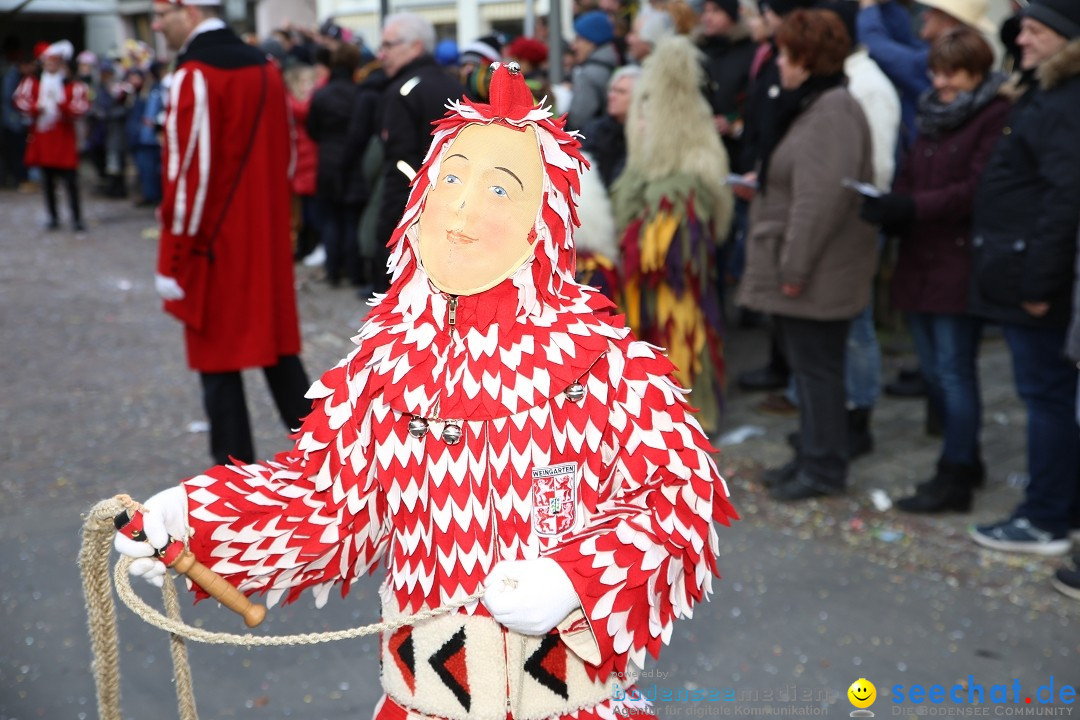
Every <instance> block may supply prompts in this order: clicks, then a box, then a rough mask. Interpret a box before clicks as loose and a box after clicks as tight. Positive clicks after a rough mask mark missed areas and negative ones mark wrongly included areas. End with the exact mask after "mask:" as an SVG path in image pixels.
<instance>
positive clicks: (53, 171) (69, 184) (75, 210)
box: [41, 167, 82, 225]
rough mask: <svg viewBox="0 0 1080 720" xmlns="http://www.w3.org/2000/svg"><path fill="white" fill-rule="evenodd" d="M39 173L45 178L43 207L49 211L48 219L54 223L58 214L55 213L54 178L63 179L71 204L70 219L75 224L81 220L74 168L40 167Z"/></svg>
mask: <svg viewBox="0 0 1080 720" xmlns="http://www.w3.org/2000/svg"><path fill="white" fill-rule="evenodd" d="M41 174H42V175H43V176H44V178H45V207H46V208H47V209H48V211H49V221H50V222H51V223H52V224H53V225H56V224H57V223H59V221H60V216H59V215H57V214H56V180H57V178H59V179H61V180H63V181H64V186H65V187H66V188H67V196H68V202H69V203H70V204H71V221H72V222H73V223H75V224H78V223H81V222H82V211H81V210H80V207H79V178H78V176H77V171H75V170H62V169H60V168H47V167H43V168H41Z"/></svg>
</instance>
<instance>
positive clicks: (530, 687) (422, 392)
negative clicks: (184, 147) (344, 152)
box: [183, 66, 735, 720]
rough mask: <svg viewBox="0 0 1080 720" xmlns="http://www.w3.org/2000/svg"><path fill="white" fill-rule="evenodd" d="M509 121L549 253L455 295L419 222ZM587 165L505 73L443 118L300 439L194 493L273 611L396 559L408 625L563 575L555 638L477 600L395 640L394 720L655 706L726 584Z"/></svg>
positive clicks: (204, 481) (677, 394)
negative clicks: (584, 186)
mask: <svg viewBox="0 0 1080 720" xmlns="http://www.w3.org/2000/svg"><path fill="white" fill-rule="evenodd" d="M490 125H494V126H497V127H498V128H499V129H500V131H501V132H505V129H506V128H509V129H511V130H514V131H521V132H525V131H529V132H532V133H535V138H536V146H537V148H538V150H539V156H540V158H541V159H542V163H543V166H544V167H543V174H542V178H543V180H542V182H543V201H542V202H541V203H540V206H539V207H540V209H539V212H537V213H536V216H535V222H534V223H533V225H532V231H531V232H530V233H529V243H530V244H529V247H530V248H531V250H530V252H531V255H530V256H529V257H528V258H527V259H526V260H525V261H524V262H523V263H522V264H520V266H516V265H515V266H514V267H515V269H514V271H513V272H512V274H511V275H510V276H509V277H507V278H506V279H503V280H501V281H499V282H497V284H495V285H494V286H493V287H491V288H489V289H485V290H482V291H479V292H476V293H475V294H468V295H460V296H458V295H448V294H446V293H444V292H440V291H439V290H438V289H437V288H436V287H435V286H434V284H433V282H432V279H431V277H433V276H431V275H429V273H428V272H426V271H425V269H424V264H423V262H422V258H426V257H427V256H426V255H423V254H422V253H421V251H420V242H419V241H418V237H420V236H421V235H422V231H421V230H420V229H419V225H420V221H421V219H423V220H424V221H425V222H428V218H430V217H431V215H425V205H426V203H428V201H429V200H430V199H431V198H432V197H433V195H432V193H434V192H436V190H435V188H436V186H439V185H447V184H449V186H450V187H453V186H454V185H455V184H456V183H461V182H463V180H462V179H461V178H459V177H458V175H461V174H462V173H461V172H459V171H456V170H455V172H456V173H457V175H455V174H451V173H449V172H447V171H446V170H445V166H447V165H449V164H450V163H451V162H458V163H461V162H462V160H461V158H462V155H460V154H458V153H464V152H465V151H464V150H458V149H457V148H458V147H460V143H459V144H458V145H454V142H455V139H459V138H461V137H462V135H461V134H462V133H463V132H464V131H468V129H469V128H474V129H475V128H477V127H483V128H484V130H485V131H487V130H490V129H491V128H489V127H486V126H490ZM530 128H531V130H530ZM452 149H453V154H451V150H452ZM454 158H458V159H457V160H453V159H454ZM473 160H474V162H475V158H474V159H473ZM501 164H504V165H506V164H508V163H505V162H504V163H501ZM504 169H505V168H502V167H499V168H496V170H504ZM580 169H581V157H580V155H579V153H578V143H577V140H576V139H575V137H574V136H572V135H570V134H567V133H566V132H564V130H563V126H562V122H560V121H558V120H553V119H552V118H551V116H550V114H549V112H548V111H547V110H545V109H541V108H540V107H534V105H533V103H532V100H531V97H530V95H529V91H528V89H527V87H526V86H525V84H524V82H523V81H522V80H521V78H520V76H519V75H515V74H512V73H511V72H509V71H508V70H506V68H505V67H503V66H500V67H499V68H498V69H497V70H496V74H495V77H494V80H493V85H492V104H491V105H480V104H473V103H470V102H468V101H466V102H463V103H455V104H453V105H452V106H451V110H450V112H448V113H447V115H446V117H445V119H443V120H442V121H440V123H438V124H437V126H436V129H435V139H434V142H433V144H432V147H431V150H430V151H429V154H428V157H427V160H426V161H425V164H424V166H423V167H422V168H421V170H420V172H419V173H418V174H417V176H416V179H415V181H414V187H413V190H412V195H411V198H410V202H409V205H408V206H407V208H406V211H405V214H404V217H403V218H402V220H401V222H400V224H399V225H398V228H397V231H396V233H395V235H394V243H395V245H394V252H393V255H392V257H391V261H390V268H391V271H392V275H393V280H392V286H391V288H390V291H389V293H388V294H387V295H386V296H384V297H382V298H381V300H380V301H379V302H378V303H377V304H376V305H375V307H374V308H373V309H372V311H371V313H370V315H369V317H368V319H367V321H366V323H365V325H364V326H363V328H362V329H361V330H360V333H359V335H358V336H357V337H356V338H355V342H356V344H357V347H356V349H355V350H353V351H352V352H351V353H350V354H349V355H348V357H346V358H345V359H344V360H342V361H341V363H340V364H338V366H337V367H335V368H333V369H332V370H330V371H329V372H327V373H326V374H324V375H323V376H322V378H321V379H320V380H319V381H318V382H316V383H315V385H314V386H313V387H312V388H311V390H310V392H309V393H308V397H309V398H311V400H312V402H313V408H312V413H311V414H310V415H309V416H308V417H307V418H306V419H305V420H304V423H303V426H302V427H301V428H300V430H299V432H298V433H297V435H296V445H295V447H294V448H293V449H292V450H290V451H288V452H284V453H282V454H280V455H278V456H277V457H276V458H275V459H274V460H273V461H272V462H267V463H263V464H251V465H245V466H242V467H234V466H220V467H215V468H212V469H210V470H208V471H206V472H205V473H204V474H202V475H199V476H197V477H194V478H191V479H189V480H187V481H185V482H184V483H183V488H184V490H185V491H186V494H187V501H188V523H189V525H190V526H191V528H192V529H193V531H194V534H193V536H192V539H191V549H192V550H193V551H194V553H195V555H196V556H197V557H199V558H200V559H202V561H203V562H204V563H205V564H206V565H208V566H209V567H211V568H212V569H213V570H215V571H216V572H218V573H219V574H221V575H222V576H224V577H225V578H227V579H229V580H230V581H231V582H233V583H234V584H236V585H237V586H238V587H239V588H240V589H241V590H243V591H244V592H247V593H255V592H258V593H263V594H266V596H267V600H268V604H270V605H273V604H274V603H276V602H278V601H279V600H284V601H285V602H290V601H292V600H295V599H296V598H297V596H298V595H299V594H300V592H301V591H302V590H303V589H304V588H311V589H312V590H313V591H314V593H315V595H316V598H317V602H318V604H320V605H321V604H322V603H323V602H325V600H326V598H327V596H328V594H329V593H330V591H331V589H332V587H333V586H334V585H340V590H341V592H342V594H345V593H346V592H347V591H348V589H349V586H350V584H351V583H352V582H353V581H354V580H355V579H357V578H359V577H361V576H363V575H364V574H366V573H372V572H375V570H376V568H377V566H379V565H380V564H384V565H385V566H386V581H385V583H384V584H383V586H382V589H381V593H380V594H381V600H382V609H383V615H384V617H386V618H388V619H389V618H393V617H397V616H400V615H402V614H409V613H412V612H415V611H417V610H420V609H422V608H434V607H439V606H440V605H443V604H446V603H450V602H454V601H459V600H461V599H464V598H467V597H468V596H469V595H470V594H472V593H474V592H475V591H477V590H478V589H480V588H481V587H483V586H484V583H485V579H486V578H487V577H488V575H489V573H490V572H491V570H492V568H493V567H494V566H495V565H496V563H499V562H500V561H504V560H526V559H535V558H551V559H553V560H554V561H555V562H557V563H558V566H559V567H560V568H561V569H562V570H563V571H564V572H565V574H566V575H567V577H569V579H570V581H571V582H572V584H573V587H574V590H575V591H576V593H577V595H578V597H579V599H580V609H578V610H576V611H574V612H573V613H571V614H570V615H569V616H568V617H567V618H566V619H565V620H564V621H563V622H562V623H560V624H559V626H558V628H557V631H556V630H553V631H552V632H551V633H548V634H545V635H538V636H533V635H524V634H520V633H517V632H514V631H511V630H509V629H507V628H506V627H504V626H503V625H501V624H500V623H498V622H496V621H495V620H494V619H493V617H492V616H491V614H490V613H489V612H488V611H487V609H486V607H485V605H483V604H480V603H471V604H469V605H466V606H465V607H463V608H462V609H461V610H460V611H458V612H456V613H452V614H449V615H443V616H440V617H438V618H435V619H434V620H430V621H424V622H421V623H418V624H417V625H415V626H406V627H403V628H401V629H399V630H397V631H396V632H393V633H387V634H386V635H384V637H383V638H382V643H381V653H382V663H381V666H382V683H383V687H384V689H385V692H386V696H385V697H384V699H383V700H382V701H381V702H380V705H379V708H378V709H377V711H376V717H377V718H422V717H423V718H430V717H434V718H455V719H457V718H461V719H464V718H484V719H487V720H506V718H508V717H513V718H523V719H530V718H549V717H560V716H562V717H575V718H584V719H588V718H614V717H615V715H616V713H620V712H624V711H626V710H628V709H630V708H639V709H640V708H643V707H644V704H643V702H642V701H631V700H622V699H613V698H618V697H621V695H622V694H625V691H626V689H627V687H628V686H630V685H631V684H632V683H633V678H634V677H635V675H636V674H637V673H638V671H639V670H640V669H641V668H642V667H643V664H644V662H645V656H646V654H647V653H648V654H651V655H653V656H654V657H655V656H657V654H658V653H659V650H660V648H661V645H662V644H664V643H665V642H667V641H669V640H670V638H671V633H672V626H673V622H674V621H675V620H676V619H678V618H682V617H687V616H689V615H690V614H691V611H692V609H693V606H694V605H695V604H696V603H698V602H700V601H702V600H704V599H706V597H707V596H708V594H709V593H710V592H711V583H712V577H713V575H714V574H715V573H716V554H717V534H716V529H715V525H714V521H716V522H720V523H723V524H725V525H726V524H728V522H729V521H730V520H731V519H733V518H735V512H734V510H733V509H732V507H731V505H730V504H729V502H728V500H727V488H726V485H725V483H724V481H723V479H722V478H721V477H720V476H719V474H718V472H717V469H716V466H715V464H714V463H713V460H712V459H711V457H710V451H711V448H710V446H709V443H708V440H707V439H706V437H705V435H704V434H703V433H702V431H701V428H700V426H699V425H698V423H697V422H696V421H695V420H694V418H693V416H692V415H691V414H690V410H689V408H688V405H687V403H686V401H685V394H686V391H685V390H683V389H682V388H680V387H679V385H678V384H677V383H676V382H675V381H674V379H673V378H672V371H673V367H672V364H671V362H670V361H669V360H668V359H667V358H665V357H664V356H663V355H661V354H660V353H659V352H657V351H656V350H655V349H654V348H652V347H651V346H649V345H647V344H645V343H641V342H637V341H635V340H633V338H632V337H631V336H630V332H629V330H628V329H627V328H625V327H624V326H623V324H622V322H621V319H620V318H619V317H617V316H616V315H614V313H613V306H612V304H611V303H610V302H609V301H608V300H607V299H605V298H604V297H603V296H601V295H600V294H599V293H597V292H595V291H593V290H592V289H590V288H585V287H582V286H580V285H578V284H576V283H575V282H574V247H573V242H572V237H571V231H572V228H573V227H574V226H575V225H576V224H577V217H576V210H575V203H576V199H577V194H578V187H577V185H578V173H579V172H580ZM511 174H512V173H511ZM519 174H520V173H519ZM500 177H502V175H500ZM498 189H499V190H501V189H502V188H501V187H500V188H498ZM436 197H437V196H436ZM427 209H428V210H430V209H431V208H430V207H429V208H427ZM466 210H467V209H466ZM530 217H531V216H530ZM474 219H475V218H474ZM466 231H468V225H467V224H466V225H465V226H463V229H462V230H461V233H457V231H454V233H457V234H463V233H465V232H466ZM454 233H447V234H448V235H453V236H454V237H457V234H454ZM463 236H464V235H463Z"/></svg>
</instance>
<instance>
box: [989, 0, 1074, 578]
mask: <svg viewBox="0 0 1080 720" xmlns="http://www.w3.org/2000/svg"><path fill="white" fill-rule="evenodd" d="M1078 26H1080V7H1077V3H1075V1H1074V0H1069V1H1068V2H1063V1H1061V0H1032V3H1031V5H1030V6H1029V7H1028V9H1027V11H1026V13H1025V15H1024V17H1023V18H1022V19H1021V21H1020V28H1021V29H1020V35H1019V37H1018V38H1017V44H1018V45H1019V47H1020V50H1021V53H1022V55H1021V68H1022V69H1023V70H1024V71H1026V73H1027V74H1028V75H1029V76H1033V77H1034V78H1035V79H1037V81H1038V82H1037V84H1032V85H1031V86H1029V87H1028V88H1027V90H1026V92H1025V94H1024V96H1023V97H1022V98H1021V99H1020V100H1019V101H1018V102H1017V103H1016V105H1015V106H1014V109H1013V112H1012V115H1011V116H1010V117H1009V121H1008V125H1007V127H1008V132H1006V133H1005V134H1002V135H1000V136H999V137H998V140H997V143H996V144H995V146H994V151H993V154H992V155H991V156H990V160H989V161H988V162H987V163H986V167H985V169H984V170H983V173H982V178H981V180H980V182H979V187H978V191H977V194H976V196H975V211H974V215H973V219H972V228H973V232H972V237H973V238H974V239H973V241H972V248H971V251H972V283H971V292H970V293H969V296H968V312H969V313H971V314H974V315H978V316H980V317H982V318H985V319H987V320H989V321H990V322H994V323H996V324H999V325H1000V326H1001V329H1002V332H1003V334H1004V336H1005V342H1006V344H1007V345H1008V347H1009V351H1010V354H1011V355H1012V366H1013V375H1014V377H1015V381H1016V391H1017V393H1018V394H1019V396H1020V399H1021V400H1023V402H1024V405H1025V406H1026V409H1027V429H1028V431H1027V463H1028V477H1029V478H1030V479H1029V481H1028V484H1027V486H1026V487H1025V488H1024V499H1023V501H1022V502H1021V503H1020V504H1019V505H1018V506H1017V507H1016V508H1015V509H1014V510H1013V512H1012V514H1011V515H1010V516H1009V517H1008V518H1006V519H1004V520H1001V521H999V522H996V523H992V524H988V525H980V526H978V527H975V528H973V529H972V531H971V536H972V539H974V540H975V542H977V543H978V544H980V545H982V546H984V547H990V548H994V549H997V550H1005V551H1014V552H1030V553H1036V554H1040V555H1060V554H1064V553H1066V552H1068V551H1069V549H1070V547H1071V545H1072V543H1071V542H1070V539H1069V531H1070V530H1072V529H1074V528H1076V526H1077V514H1076V509H1077V508H1080V443H1078V442H1077V433H1078V432H1080V430H1078V428H1077V418H1076V397H1077V373H1076V365H1075V364H1074V363H1073V360H1071V359H1069V358H1068V357H1066V356H1065V354H1064V353H1063V352H1062V349H1063V348H1064V347H1065V344H1066V337H1067V334H1068V327H1069V322H1070V319H1071V316H1072V315H1073V308H1072V294H1073V287H1074V281H1075V278H1074V275H1073V263H1074V258H1075V256H1076V238H1077V234H1078V231H1080V216H1078V213H1077V212H1076V199H1077V198H1078V197H1080V122H1078V116H1077V108H1080V27H1078ZM1059 579H1060V578H1059Z"/></svg>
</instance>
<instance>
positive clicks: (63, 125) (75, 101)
mask: <svg viewBox="0 0 1080 720" xmlns="http://www.w3.org/2000/svg"><path fill="white" fill-rule="evenodd" d="M73 52H74V47H72V45H71V43H70V42H68V41H67V40H61V41H59V42H55V43H53V44H52V45H49V46H47V47H45V48H44V49H43V51H42V52H41V54H40V55H39V56H38V57H39V59H40V60H41V67H42V69H41V75H40V77H35V76H30V77H27V78H25V79H24V80H23V81H22V82H21V83H19V86H18V87H17V88H15V95H14V96H13V98H12V100H13V102H14V103H15V107H16V108H18V110H19V112H21V113H23V114H24V115H27V116H28V117H29V118H30V119H31V120H33V124H32V125H31V126H30V132H29V135H28V136H27V139H26V154H25V156H24V157H23V163H24V164H25V165H26V166H27V167H38V168H41V173H42V175H43V180H44V184H45V204H46V208H47V209H48V211H49V225H48V227H49V229H50V230H55V229H56V228H58V227H60V219H59V215H58V214H57V210H56V181H57V180H63V181H64V185H65V187H66V188H67V194H68V202H69V203H70V205H71V222H72V225H73V226H74V228H75V229H76V230H84V229H85V227H84V226H83V220H82V211H81V208H80V204H79V183H78V177H77V170H78V167H79V150H78V140H77V138H76V134H75V121H76V120H78V118H80V117H82V116H83V115H85V114H86V112H87V111H88V110H89V109H90V95H89V92H88V91H87V89H86V85H84V84H83V83H81V82H79V81H78V80H72V79H71V77H69V72H68V66H67V63H68V62H69V61H70V60H71V56H72V53H73Z"/></svg>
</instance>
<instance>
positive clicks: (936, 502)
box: [896, 460, 979, 515]
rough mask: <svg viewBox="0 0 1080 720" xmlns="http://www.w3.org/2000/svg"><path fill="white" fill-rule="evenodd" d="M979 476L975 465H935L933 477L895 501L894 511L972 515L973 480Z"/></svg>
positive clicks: (944, 463)
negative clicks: (911, 493)
mask: <svg viewBox="0 0 1080 720" xmlns="http://www.w3.org/2000/svg"><path fill="white" fill-rule="evenodd" d="M978 472H979V466H977V465H954V464H952V463H947V462H945V461H943V460H942V461H938V465H937V472H936V473H935V474H934V477H932V478H930V479H929V480H927V481H926V482H922V483H919V485H918V487H916V489H915V494H914V495H912V496H910V497H906V498H901V499H900V500H898V501H897V502H896V507H897V508H899V509H900V510H903V511H904V512H907V513H915V514H919V515H923V514H933V513H943V512H961V513H966V512H971V504H972V501H973V500H974V496H975V489H974V484H973V480H974V478H975V476H976V475H977V474H978Z"/></svg>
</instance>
